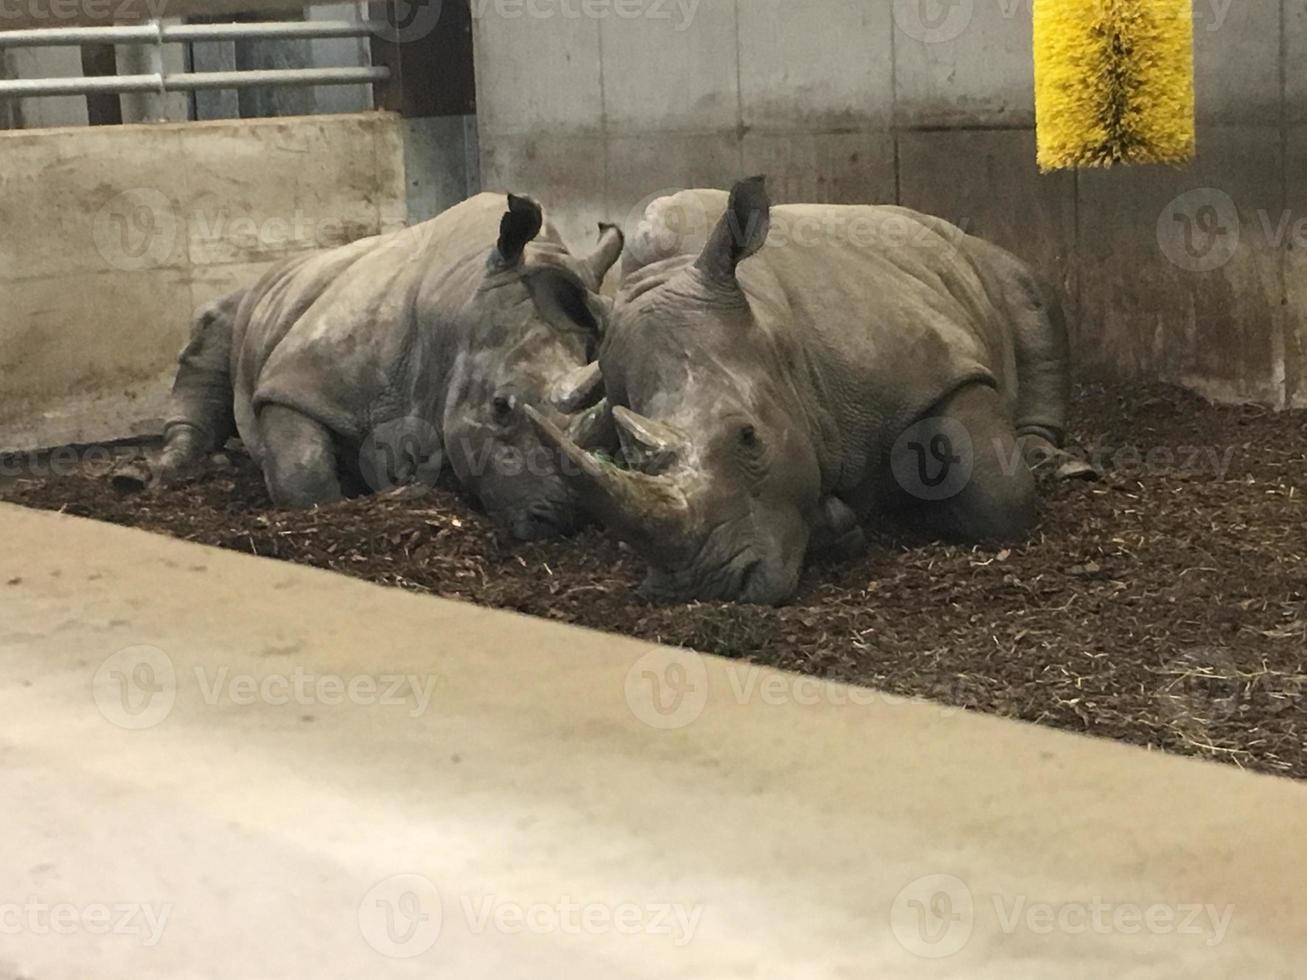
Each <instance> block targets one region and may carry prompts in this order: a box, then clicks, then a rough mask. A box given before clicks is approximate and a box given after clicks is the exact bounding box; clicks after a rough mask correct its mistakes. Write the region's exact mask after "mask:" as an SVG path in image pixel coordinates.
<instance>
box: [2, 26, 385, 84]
mask: <svg viewBox="0 0 1307 980" xmlns="http://www.w3.org/2000/svg"><path fill="white" fill-rule="evenodd" d="M377 29H378V25H376V24H372V23H370V22H368V21H350V20H320V21H312V20H307V21H275V22H256V23H247V24H163V23H161V22H159V21H151V22H150V23H148V24H130V25H115V26H111V27H63V28H59V27H55V28H40V29H37V30H23V31H0V49H4V48H31V47H58V46H64V45H80V44H141V45H149V47H148V48H147V50H148V51H149V52H150V63H149V65H148V67H149V68H150V69H151V71H150V72H149V73H148V74H141V75H104V76H94V77H81V76H79V77H73V78H21V79H0V97H4V96H10V97H16V98H31V97H35V96H46V95H91V94H97V93H129V92H149V93H154V94H158V95H163V94H166V93H168V92H194V91H198V90H201V89H218V88H250V87H253V86H258V85H282V86H292V85H294V86H298V85H358V84H369V85H370V84H374V83H377V82H385V81H387V80H388V79H389V78H390V70H389V69H387V68H382V67H375V66H374V67H360V68H272V69H254V70H248V71H212V72H168V71H165V70H164V67H163V45H165V44H180V43H184V42H188V41H237V40H240V41H244V40H291V39H297V40H298V39H320V38H342V37H344V38H349V37H367V36H368V35H370V34H373V33H374V32H375V31H376V30H377Z"/></svg>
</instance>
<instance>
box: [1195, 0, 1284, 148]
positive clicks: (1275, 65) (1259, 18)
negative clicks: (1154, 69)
mask: <svg viewBox="0 0 1307 980" xmlns="http://www.w3.org/2000/svg"><path fill="white" fill-rule="evenodd" d="M1283 2H1285V3H1287V4H1289V5H1292V4H1294V3H1302V2H1304V0H1283ZM1194 63H1195V68H1196V71H1197V74H1198V91H1197V96H1198V119H1199V121H1200V122H1208V123H1222V124H1229V125H1235V124H1237V125H1253V124H1257V125H1275V124H1277V123H1278V122H1279V121H1280V87H1281V86H1280V0H1253V2H1250V0H1236V2H1233V3H1229V2H1226V0H1198V2H1197V3H1195V4H1194ZM1290 64H1292V62H1290ZM1298 64H1299V65H1301V64H1302V62H1299V63H1298ZM1291 74H1292V73H1291ZM1200 150H1201V147H1200Z"/></svg>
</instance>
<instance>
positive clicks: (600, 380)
mask: <svg viewBox="0 0 1307 980" xmlns="http://www.w3.org/2000/svg"><path fill="white" fill-rule="evenodd" d="M603 396H604V376H603V373H602V372H601V371H600V370H599V362H598V361H593V362H591V363H590V364H587V365H585V366H584V367H579V368H577V369H576V370H574V371H568V372H567V374H565V375H563V376H562V377H561V378H559V379H558V381H556V382H555V383H554V386H553V387H552V388H551V389H550V392H549V400H550V401H551V402H553V403H554V407H555V408H557V409H558V410H559V411H560V412H562V413H563V414H564V415H574V414H575V413H577V412H579V411H581V410H582V409H583V408H589V407H590V406H591V405H594V404H595V403H596V402H598V401H599V399H601V398H603Z"/></svg>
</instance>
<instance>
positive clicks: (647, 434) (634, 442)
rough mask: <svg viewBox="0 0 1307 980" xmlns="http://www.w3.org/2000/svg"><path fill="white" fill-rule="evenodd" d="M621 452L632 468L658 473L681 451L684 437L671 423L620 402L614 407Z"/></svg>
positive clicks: (650, 473)
mask: <svg viewBox="0 0 1307 980" xmlns="http://www.w3.org/2000/svg"><path fill="white" fill-rule="evenodd" d="M613 421H614V422H616V423H617V438H618V439H619V440H620V442H621V444H622V455H623V456H624V457H625V458H626V463H627V465H628V466H630V467H631V469H633V470H639V471H640V472H641V473H648V474H649V475H650V476H656V475H657V474H659V473H662V472H663V471H664V470H666V469H667V468H668V467H669V466H671V465H672V463H674V462H675V461H676V459H677V457H679V456H680V455H681V451H682V449H683V448H684V446H685V439H684V438H683V437H682V436H681V434H680V433H679V432H677V431H676V430H675V429H673V428H672V427H671V426H668V425H664V424H663V423H661V422H655V421H654V420H653V419H649V418H645V417H644V416H643V415H638V414H637V413H635V412H633V411H631V410H630V409H629V408H623V407H622V406H620V405H619V406H617V407H616V408H614V409H613Z"/></svg>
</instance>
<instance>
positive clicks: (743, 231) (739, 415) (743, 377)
mask: <svg viewBox="0 0 1307 980" xmlns="http://www.w3.org/2000/svg"><path fill="white" fill-rule="evenodd" d="M769 215H770V211H769V205H768V201H767V197H766V193H765V189H764V187H763V182H762V179H761V178H754V179H752V180H749V181H743V182H741V183H740V184H737V185H736V187H735V189H734V190H733V191H732V193H731V197H730V202H729V205H728V207H727V209H726V212H725V214H724V215H723V216H722V219H721V221H720V222H718V223H717V225H716V227H715V229H714V230H713V232H712V234H711V236H710V238H709V240H708V243H707V245H706V246H705V247H704V249H703V251H702V252H701V253H700V254H699V255H698V257H697V259H694V260H693V261H687V262H685V263H683V267H682V268H680V269H679V271H674V272H672V273H671V274H670V275H668V276H665V277H663V278H662V279H661V280H660V281H659V282H658V284H657V285H655V286H654V287H653V288H644V289H640V288H634V289H632V288H630V286H629V285H628V288H627V289H626V290H625V291H624V293H623V295H622V297H621V299H620V301H619V304H618V308H617V311H616V313H615V316H614V321H613V323H612V325H611V328H610V330H609V333H608V335H607V336H606V338H605V341H604V345H603V348H602V350H601V352H600V363H601V366H602V369H603V375H604V383H605V386H606V389H607V394H608V398H609V401H610V403H611V404H612V405H613V406H614V407H613V409H612V421H613V423H615V428H616V430H617V433H618V436H619V437H620V442H621V448H622V453H623V455H624V457H625V459H626V462H627V467H626V468H619V467H617V466H613V465H611V464H609V463H607V462H605V461H603V460H601V459H598V458H596V457H594V456H592V455H589V454H587V453H586V452H584V451H583V448H582V447H580V446H578V445H577V444H576V441H575V440H573V439H571V438H569V436H568V434H567V433H566V432H564V431H563V430H562V429H561V428H560V427H559V426H557V425H555V424H554V423H553V422H552V421H551V420H550V419H548V418H547V417H545V416H544V415H543V414H540V413H535V414H533V415H532V419H533V422H534V423H535V425H536V427H537V430H538V431H539V432H540V434H541V436H542V438H543V439H545V440H546V441H547V442H549V443H550V444H551V445H553V446H554V447H555V448H556V449H557V450H558V451H559V452H560V453H561V454H562V456H563V457H564V458H565V459H566V461H567V463H568V478H569V480H570V482H571V484H572V486H573V487H574V488H575V490H576V492H577V494H578V495H579V496H580V497H581V498H582V500H583V501H584V503H585V505H586V506H587V507H588V508H589V509H590V510H592V511H593V512H594V514H595V515H596V516H597V517H598V518H599V519H601V520H602V521H604V523H605V524H607V525H608V526H609V527H610V528H611V529H612V530H613V531H614V532H615V533H616V534H617V535H618V536H619V537H621V538H623V539H624V540H625V541H627V542H628V543H629V544H630V545H631V546H632V548H633V549H635V551H636V552H637V553H639V554H640V555H641V556H642V557H643V558H645V559H646V560H647V562H648V563H649V565H650V572H649V575H648V577H647V578H646V580H645V583H644V586H643V588H642V591H643V593H644V594H645V595H646V596H647V597H650V598H655V599H691V598H698V599H730V600H737V601H744V602H753V603H761V604H772V603H777V602H780V601H783V600H784V599H786V598H788V597H789V596H790V595H791V594H792V593H793V592H794V590H795V588H796V586H797V583H798V578H799V574H800V571H801V569H802V565H803V560H804V555H805V552H806V550H807V548H808V544H809V540H810V537H811V536H812V533H813V530H814V528H815V527H817V526H819V525H820V523H821V520H822V510H823V504H822V501H821V499H820V492H821V477H820V468H819V464H818V460H817V456H816V450H815V449H814V440H813V438H812V432H813V431H814V426H815V425H816V422H815V420H814V419H813V418H812V417H811V416H810V414H809V413H808V412H806V411H805V405H811V403H812V399H811V398H805V397H803V395H802V394H801V392H800V390H799V378H800V377H801V376H802V373H803V371H804V361H803V354H802V350H801V349H800V347H799V346H798V344H797V342H796V340H795V338H794V336H793V333H792V331H791V330H789V329H787V328H788V323H787V322H786V319H785V317H784V316H783V315H777V314H775V313H773V314H768V313H767V311H762V313H763V315H762V316H761V317H760V316H759V315H758V312H757V311H755V309H754V308H753V307H752V306H751V305H750V302H749V300H748V299H747V298H746V296H745V294H744V291H743V289H742V288H741V286H740V283H739V281H738V280H737V278H736V269H737V266H738V265H739V264H740V263H741V262H742V261H743V260H744V259H746V258H747V257H749V256H750V255H752V254H754V253H755V252H757V251H758V249H760V248H761V247H762V246H763V244H764V242H765V241H766V238H767V232H768V227H769V224H770V217H769ZM646 285H647V284H646Z"/></svg>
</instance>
